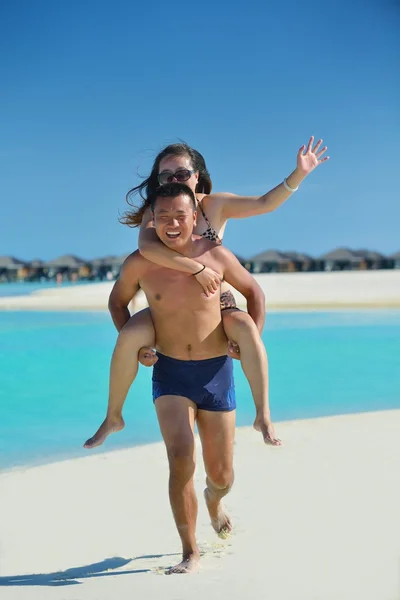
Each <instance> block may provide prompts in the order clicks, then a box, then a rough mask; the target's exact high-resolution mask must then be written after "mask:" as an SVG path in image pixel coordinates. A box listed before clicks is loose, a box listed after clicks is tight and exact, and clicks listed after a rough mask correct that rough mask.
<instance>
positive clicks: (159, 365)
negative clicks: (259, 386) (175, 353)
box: [153, 352, 236, 411]
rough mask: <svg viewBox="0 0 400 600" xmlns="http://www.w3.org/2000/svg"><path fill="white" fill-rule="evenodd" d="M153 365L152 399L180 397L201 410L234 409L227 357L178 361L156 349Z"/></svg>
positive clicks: (232, 388) (233, 388) (231, 366)
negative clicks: (190, 401)
mask: <svg viewBox="0 0 400 600" xmlns="http://www.w3.org/2000/svg"><path fill="white" fill-rule="evenodd" d="M157 356H158V361H157V362H156V364H155V365H154V367H153V402H154V400H156V398H159V397H160V396H184V397H185V398H189V400H192V401H193V402H195V404H196V405H197V408H199V409H201V410H214V411H230V410H234V409H235V408H236V398H235V385H234V381H233V364H232V359H231V358H230V356H217V357H216V358H206V359H204V360H178V359H176V358H170V357H169V356H165V355H164V354H160V353H159V352H157Z"/></svg>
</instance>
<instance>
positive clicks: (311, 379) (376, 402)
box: [0, 311, 400, 469]
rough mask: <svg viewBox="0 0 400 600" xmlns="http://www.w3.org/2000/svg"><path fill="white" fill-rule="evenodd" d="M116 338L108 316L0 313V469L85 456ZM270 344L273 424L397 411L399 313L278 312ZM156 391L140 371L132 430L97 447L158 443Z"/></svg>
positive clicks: (245, 402)
mask: <svg viewBox="0 0 400 600" xmlns="http://www.w3.org/2000/svg"><path fill="white" fill-rule="evenodd" d="M115 339H116V331H115V330H114V327H113V325H112V323H111V319H110V317H109V315H108V314H105V313H104V314H103V313H94V314H91V313H78V312H73V313H72V312H69V313H62V312H60V313H55V312H52V313H45V312H0V468H3V469H4V468H9V467H12V466H17V465H25V464H33V463H42V462H49V461H52V460H56V459H60V458H61V459H62V458H68V457H78V456H87V455H88V451H87V450H84V449H83V448H82V444H83V442H84V441H85V440H86V438H88V437H89V436H90V435H92V434H93V433H94V432H95V430H96V429H97V427H98V425H99V424H100V422H101V421H102V419H103V417H104V413H105V407H106V401H107V387H108V372H109V362H110V357H111V352H112V349H113V346H114V342H115ZM264 341H265V343H266V346H267V349H268V353H269V357H270V380H271V386H270V391H271V394H270V396H271V407H272V413H273V418H274V420H275V421H281V420H287V419H301V418H310V417H318V416H323V415H336V414H343V413H355V412H362V411H375V410H385V409H393V408H400V311H365V312H329V313H328V312H319V313H273V314H269V315H268V317H267V323H266V328H265V332H264ZM235 369H236V370H235V375H236V387H237V399H238V424H239V425H250V424H252V422H253V419H254V409H253V403H252V399H251V395H250V392H249V387H248V384H247V381H246V380H245V378H244V376H243V374H242V372H241V369H240V365H239V364H238V363H235ZM150 391H151V369H145V368H143V367H141V369H140V372H139V376H138V378H137V380H136V382H135V384H134V385H133V387H132V389H131V391H130V394H129V396H128V399H127V402H126V407H125V412H124V416H125V421H126V428H125V430H124V431H123V432H121V433H118V434H116V435H112V436H110V437H109V438H108V440H107V441H106V443H105V445H103V446H102V447H100V448H98V449H96V450H94V451H92V453H93V452H94V453H98V452H104V451H109V450H112V449H115V448H117V447H123V446H129V445H135V444H142V443H146V442H150V441H154V440H159V439H160V434H159V430H158V425H157V421H156V417H155V413H154V410H153V403H152V400H151V393H150ZM338 443H340V440H338Z"/></svg>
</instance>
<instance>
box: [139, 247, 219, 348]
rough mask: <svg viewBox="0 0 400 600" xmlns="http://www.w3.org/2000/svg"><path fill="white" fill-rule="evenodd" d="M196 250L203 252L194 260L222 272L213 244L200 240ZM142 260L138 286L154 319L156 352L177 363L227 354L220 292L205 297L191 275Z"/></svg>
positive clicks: (197, 254)
mask: <svg viewBox="0 0 400 600" xmlns="http://www.w3.org/2000/svg"><path fill="white" fill-rule="evenodd" d="M197 248H198V249H200V250H203V249H204V252H202V253H201V252H199V253H196V256H195V257H194V258H195V259H196V260H197V261H199V262H200V263H203V264H205V265H206V266H208V267H210V268H212V269H214V270H216V271H219V272H221V271H222V269H221V265H220V262H219V261H218V250H216V247H215V245H214V244H211V243H210V242H208V241H207V240H201V241H199V242H198V244H197ZM142 260H143V261H145V264H144V265H143V270H142V274H141V277H140V286H141V288H142V289H143V291H144V293H145V294H146V297H147V301H148V303H149V307H150V311H151V315H152V318H153V322H154V327H155V331H156V348H157V350H158V351H159V352H161V353H162V354H165V355H167V356H171V357H173V358H177V359H180V360H202V359H206V358H212V357H215V356H222V355H224V354H226V352H227V339H226V336H225V332H224V330H223V327H222V320H221V310H220V293H219V292H216V293H215V294H213V295H212V296H210V297H208V298H207V297H206V295H205V294H204V292H203V290H202V288H201V286H200V285H199V283H198V282H197V281H196V279H195V278H194V277H193V275H189V274H187V273H182V272H180V271H175V270H173V269H166V268H165V267H160V266H158V265H155V264H154V263H151V262H149V261H147V260H146V259H144V258H142Z"/></svg>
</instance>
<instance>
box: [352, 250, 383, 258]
mask: <svg viewBox="0 0 400 600" xmlns="http://www.w3.org/2000/svg"><path fill="white" fill-rule="evenodd" d="M353 252H354V254H356V255H357V256H360V257H361V258H364V259H366V260H385V258H386V256H384V255H383V254H381V253H380V252H376V251H375V250H366V249H364V248H363V249H361V250H354V251H353Z"/></svg>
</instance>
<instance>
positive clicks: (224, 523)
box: [204, 488, 232, 539]
mask: <svg viewBox="0 0 400 600" xmlns="http://www.w3.org/2000/svg"><path fill="white" fill-rule="evenodd" d="M204 498H205V500H206V504H207V508H208V513H209V515H210V519H211V525H212V526H213V528H214V530H215V531H216V532H217V534H218V536H219V537H220V538H222V539H225V538H227V537H228V536H229V535H230V534H231V532H232V522H231V519H230V517H229V515H228V513H227V512H226V511H225V508H224V505H223V504H222V502H221V500H220V499H219V498H215V496H214V495H213V494H212V492H210V490H209V489H208V488H206V489H205V490H204Z"/></svg>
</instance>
